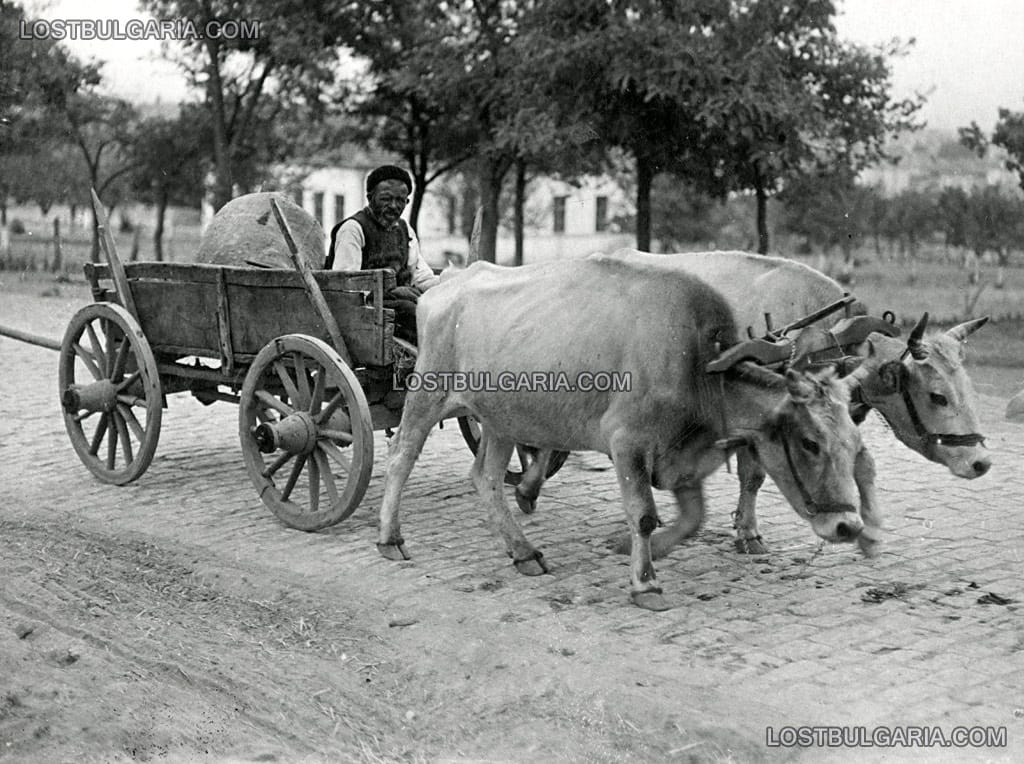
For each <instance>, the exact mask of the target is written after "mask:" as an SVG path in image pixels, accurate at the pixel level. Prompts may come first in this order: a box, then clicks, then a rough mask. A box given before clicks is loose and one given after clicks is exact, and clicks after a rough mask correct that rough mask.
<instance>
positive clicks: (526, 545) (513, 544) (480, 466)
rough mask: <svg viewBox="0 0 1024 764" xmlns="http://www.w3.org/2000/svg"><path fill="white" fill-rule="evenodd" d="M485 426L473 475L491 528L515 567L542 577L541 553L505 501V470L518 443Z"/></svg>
mask: <svg viewBox="0 0 1024 764" xmlns="http://www.w3.org/2000/svg"><path fill="white" fill-rule="evenodd" d="M488 430H489V428H487V427H484V428H483V431H482V436H481V439H480V444H479V445H478V446H477V451H476V459H474V460H473V469H472V470H471V471H470V477H471V478H472V480H473V485H474V486H475V487H476V490H477V493H478V494H479V495H480V498H481V499H482V500H483V502H484V504H486V505H487V508H488V510H489V518H490V522H491V527H492V528H493V529H494V532H495V533H497V534H498V535H500V536H501V538H502V540H503V541H504V542H505V549H506V551H507V552H508V554H509V557H511V558H512V563H513V564H514V565H515V566H516V570H518V571H519V572H520V573H522V574H523V575H526V576H540V575H543V574H544V573H547V572H548V569H547V566H546V565H545V564H544V555H542V554H541V553H540V552H539V551H538V550H537V549H536V548H535V547H534V546H533V545H532V544H531V543H530V542H529V541H528V540H527V539H526V536H525V535H524V534H523V529H522V528H521V527H519V523H517V522H516V520H515V518H514V517H513V516H512V513H511V512H510V511H509V508H508V504H507V503H506V502H505V494H504V485H505V470H507V469H508V462H509V459H510V458H511V457H512V451H513V450H514V449H515V443H513V442H512V441H510V440H501V439H498V438H495V437H493V436H491V435H490V434H489V433H488Z"/></svg>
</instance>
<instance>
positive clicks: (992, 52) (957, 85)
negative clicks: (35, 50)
mask: <svg viewBox="0 0 1024 764" xmlns="http://www.w3.org/2000/svg"><path fill="white" fill-rule="evenodd" d="M837 4H838V7H839V8H840V15H839V16H838V17H837V19H836V26H837V29H838V30H839V34H840V36H841V37H842V38H844V39H848V40H850V41H853V42H858V43H862V44H868V45H874V44H879V43H884V42H886V41H888V40H890V39H892V38H894V37H898V38H900V39H902V40H904V41H908V40H910V39H911V38H913V39H915V41H916V42H915V44H914V45H913V47H912V48H911V49H910V52H909V54H908V55H907V56H906V57H905V58H902V59H897V60H895V61H894V62H893V84H894V90H893V94H894V95H895V96H897V97H900V98H902V97H908V96H912V95H913V94H914V93H916V92H920V93H925V94H928V103H927V105H926V106H925V108H924V110H923V111H922V112H921V116H922V118H923V119H924V120H926V121H927V123H928V125H929V126H930V127H936V128H940V129H946V130H952V129H955V128H957V127H960V126H963V125H967V124H969V123H970V122H971V121H972V120H973V121H976V122H977V123H978V124H979V125H981V127H982V128H984V129H986V130H991V128H992V126H993V125H994V124H995V121H996V118H997V116H998V109H999V107H1000V106H1003V107H1008V108H1011V109H1014V110H1017V111H1020V110H1024V0H837ZM25 6H26V7H27V8H29V9H30V13H31V12H32V11H36V14H35V15H36V17H38V18H43V19H50V20H53V19H79V18H88V19H120V20H121V21H122V22H124V21H127V20H128V19H133V18H135V19H140V18H141V19H145V18H148V17H147V16H146V15H145V14H143V13H142V12H141V11H139V10H138V3H137V1H136V0H91V1H83V0H48V1H47V0H26V2H25ZM65 44H66V45H67V46H68V47H69V48H70V49H71V50H72V51H73V52H74V53H75V54H76V55H79V56H80V57H83V58H90V57H91V58H96V59H99V60H104V61H107V62H108V63H107V65H106V66H105V67H104V69H103V73H104V76H105V78H106V79H107V81H108V87H109V89H110V91H111V92H114V93H116V94H118V95H121V96H123V97H126V98H129V99H132V100H142V101H153V100H155V99H156V98H158V97H159V98H160V100H162V101H165V102H167V101H169V102H172V103H175V102H177V101H180V100H182V99H184V98H186V97H187V96H188V91H187V88H186V86H185V82H184V79H183V78H182V76H181V74H180V73H179V72H178V70H177V69H176V68H175V66H174V65H173V64H171V63H169V62H167V61H165V60H161V58H160V44H159V43H158V42H155V41H131V40H120V41H100V42H97V41H93V42H86V41H82V40H77V41H73V40H66V41H65Z"/></svg>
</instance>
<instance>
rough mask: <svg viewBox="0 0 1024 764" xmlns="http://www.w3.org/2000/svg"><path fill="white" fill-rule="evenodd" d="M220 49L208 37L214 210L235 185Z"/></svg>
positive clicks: (207, 84)
mask: <svg viewBox="0 0 1024 764" xmlns="http://www.w3.org/2000/svg"><path fill="white" fill-rule="evenodd" d="M219 53H220V43H219V41H218V40H217V39H215V38H209V39H207V41H206V55H207V56H208V57H209V61H208V62H207V65H206V99H207V101H208V103H209V105H210V109H211V111H212V112H213V165H214V179H213V211H214V212H215V213H216V212H217V210H219V209H220V208H221V207H223V206H224V205H225V204H227V203H228V202H230V201H231V197H232V195H233V193H234V185H235V181H234V168H233V167H232V162H231V142H230V138H229V136H228V128H227V124H228V119H227V113H226V111H225V108H224V85H223V82H222V80H221V73H220V55H219Z"/></svg>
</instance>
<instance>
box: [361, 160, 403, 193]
mask: <svg viewBox="0 0 1024 764" xmlns="http://www.w3.org/2000/svg"><path fill="white" fill-rule="evenodd" d="M385 180H400V181H402V183H404V184H405V185H406V186H408V187H409V190H410V191H412V178H410V177H409V173H407V172H406V171H405V170H403V169H402V168H401V167H398V166H397V165H393V164H386V165H382V166H380V167H378V168H377V169H376V170H374V171H373V172H371V173H370V174H369V175H367V176H366V193H370V192H371V191H373V189H374V188H376V187H377V184H378V183H382V182H384V181H385Z"/></svg>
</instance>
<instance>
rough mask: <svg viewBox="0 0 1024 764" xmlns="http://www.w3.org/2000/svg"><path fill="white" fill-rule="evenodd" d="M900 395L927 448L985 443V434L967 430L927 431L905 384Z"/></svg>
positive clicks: (901, 357) (904, 353) (901, 359)
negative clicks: (965, 431) (961, 431)
mask: <svg viewBox="0 0 1024 764" xmlns="http://www.w3.org/2000/svg"><path fill="white" fill-rule="evenodd" d="M909 353H910V350H909V349H908V350H905V351H904V352H903V355H902V356H900V362H902V361H903V359H904V358H906V357H907V355H908V354H909ZM900 395H901V396H902V398H903V405H904V406H906V407H907V416H909V417H910V423H911V424H912V425H914V432H916V433H917V437H919V438H920V439H921V440H923V441H924V442H925V443H926V444H927V445H928V447H929V449H931V447H932V446H949V447H952V448H955V447H957V446H977V445H982V446H983V445H985V436H984V435H982V434H981V433H977V432H968V433H965V434H963V435H961V434H959V433H955V432H928V428H927V427H925V426H924V422H922V421H921V415H920V414H918V413H917V407H916V406H915V405H914V399H913V398H912V397H911V396H910V390H908V389H907V386H906V385H902V384H901V385H900ZM865 402H866V401H865ZM868 405H870V404H868Z"/></svg>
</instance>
